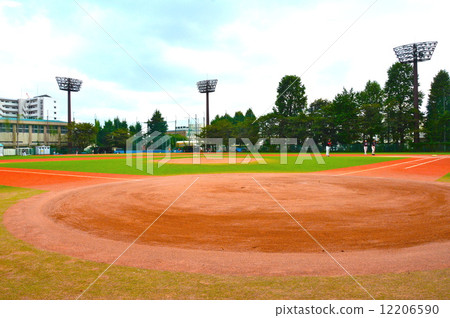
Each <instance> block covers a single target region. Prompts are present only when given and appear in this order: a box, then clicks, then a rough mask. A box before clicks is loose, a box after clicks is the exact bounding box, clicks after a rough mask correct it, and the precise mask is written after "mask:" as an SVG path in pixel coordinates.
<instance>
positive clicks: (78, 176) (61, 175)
mask: <svg viewBox="0 0 450 318" xmlns="http://www.w3.org/2000/svg"><path fill="white" fill-rule="evenodd" d="M0 172H14V173H31V174H43V175H48V176H60V177H75V178H92V179H109V180H125V181H127V180H128V181H141V179H127V178H114V177H100V176H82V175H76V174H63V173H50V172H37V171H18V170H4V169H0Z"/></svg>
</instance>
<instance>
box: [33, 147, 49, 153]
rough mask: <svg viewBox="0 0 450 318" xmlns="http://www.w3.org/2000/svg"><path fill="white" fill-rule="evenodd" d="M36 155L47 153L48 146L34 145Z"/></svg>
mask: <svg viewBox="0 0 450 318" xmlns="http://www.w3.org/2000/svg"><path fill="white" fill-rule="evenodd" d="M35 149H36V155H49V154H50V146H36V148H35Z"/></svg>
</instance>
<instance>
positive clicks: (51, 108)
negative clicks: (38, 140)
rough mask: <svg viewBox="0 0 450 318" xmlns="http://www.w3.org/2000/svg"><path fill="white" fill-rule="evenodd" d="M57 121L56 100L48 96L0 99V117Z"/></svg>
mask: <svg viewBox="0 0 450 318" xmlns="http://www.w3.org/2000/svg"><path fill="white" fill-rule="evenodd" d="M17 116H19V118H24V119H46V120H58V114H57V107H56V100H54V99H53V98H52V97H50V96H48V95H39V96H35V97H33V98H27V99H25V98H19V99H9V98H2V97H0V117H3V118H11V119H12V118H17Z"/></svg>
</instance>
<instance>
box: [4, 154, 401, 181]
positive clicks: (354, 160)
mask: <svg viewBox="0 0 450 318" xmlns="http://www.w3.org/2000/svg"><path fill="white" fill-rule="evenodd" d="M263 158H264V159H265V160H266V162H267V164H258V163H256V162H252V163H250V164H246V165H245V164H199V165H193V164H171V163H168V164H165V165H163V166H162V167H160V168H158V166H157V163H156V162H154V163H153V174H154V175H159V176H164V175H179V174H203V173H239V172H241V173H244V172H251V173H264V172H278V173H280V172H316V171H323V170H329V169H337V168H346V167H353V166H361V165H367V164H372V163H378V162H385V161H392V160H398V159H400V158H397V157H372V156H370V157H333V156H331V157H325V158H324V161H325V164H322V165H321V164H318V163H317V161H316V160H315V159H314V157H313V159H312V160H304V161H303V163H302V164H295V161H296V159H297V158H296V157H288V162H287V164H280V161H279V159H278V158H277V157H273V156H264V155H263ZM0 166H3V167H12V168H24V169H42V170H59V171H77V172H98V173H115V174H129V175H145V174H147V172H146V171H147V167H146V162H145V160H144V171H141V170H138V169H136V168H135V166H134V167H129V166H127V165H126V161H125V158H119V159H107V160H101V159H99V160H95V159H94V160H67V161H41V162H26V161H25V162H14V163H1V162H0Z"/></svg>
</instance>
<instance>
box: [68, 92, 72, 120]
mask: <svg viewBox="0 0 450 318" xmlns="http://www.w3.org/2000/svg"><path fill="white" fill-rule="evenodd" d="M71 114H72V106H71V105H70V89H69V90H68V91H67V123H68V124H70V123H71V122H72V117H71Z"/></svg>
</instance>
